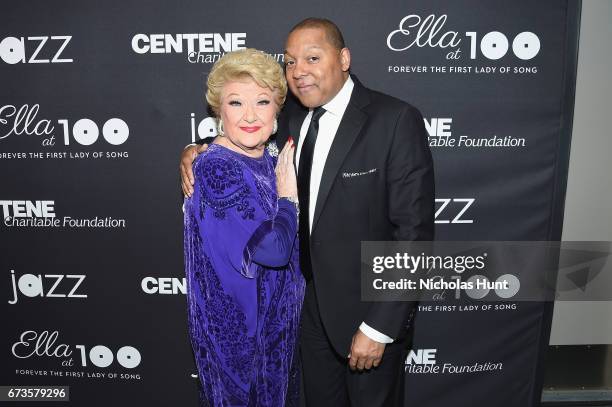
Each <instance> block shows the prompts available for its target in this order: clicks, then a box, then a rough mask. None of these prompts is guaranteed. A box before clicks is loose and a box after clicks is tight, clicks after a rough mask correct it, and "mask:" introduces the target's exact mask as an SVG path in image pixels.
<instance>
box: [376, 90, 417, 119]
mask: <svg viewBox="0 0 612 407" xmlns="http://www.w3.org/2000/svg"><path fill="white" fill-rule="evenodd" d="M365 90H366V91H367V92H368V93H369V96H370V100H371V103H370V105H369V106H368V107H370V108H371V109H373V110H374V111H376V110H380V111H383V112H389V113H395V114H401V113H403V112H406V111H408V112H410V113H418V114H420V111H419V109H418V108H417V107H416V106H414V105H413V104H411V103H409V102H406V101H405V100H402V99H399V98H397V97H395V96H391V95H388V94H386V93H383V92H380V91H377V90H374V89H369V88H365Z"/></svg>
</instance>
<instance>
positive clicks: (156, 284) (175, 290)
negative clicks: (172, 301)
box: [140, 277, 186, 294]
mask: <svg viewBox="0 0 612 407" xmlns="http://www.w3.org/2000/svg"><path fill="white" fill-rule="evenodd" d="M185 286H186V284H185V278H184V277H183V278H176V277H145V278H143V279H142V281H141V282H140V287H141V288H142V291H144V292H145V293H147V294H185V293H186V290H185Z"/></svg>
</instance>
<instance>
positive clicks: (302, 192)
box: [297, 107, 325, 281]
mask: <svg viewBox="0 0 612 407" xmlns="http://www.w3.org/2000/svg"><path fill="white" fill-rule="evenodd" d="M324 113H325V109H323V108H322V107H317V108H316V109H314V111H313V112H312V118H311V119H310V125H309V126H308V131H307V132H306V137H305V138H304V142H303V143H302V150H301V151H300V162H299V165H298V180H297V183H298V198H299V201H300V219H299V221H300V222H299V237H300V269H301V270H302V274H303V275H304V278H305V279H306V280H307V281H308V280H310V279H312V263H311V261H310V221H309V213H310V172H311V170H312V156H313V153H314V147H315V143H316V141H317V134H318V133H319V119H320V118H321V116H323V114H324Z"/></svg>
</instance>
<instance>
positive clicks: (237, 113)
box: [219, 78, 278, 155]
mask: <svg viewBox="0 0 612 407" xmlns="http://www.w3.org/2000/svg"><path fill="white" fill-rule="evenodd" d="M275 97H276V91H274V92H273V91H271V90H270V89H268V88H262V87H261V86H259V85H258V84H257V83H255V81H253V80H252V79H248V78H246V79H244V80H240V81H232V82H227V83H226V84H225V86H224V87H223V89H222V91H221V106H220V108H219V113H220V116H221V119H223V132H224V135H225V136H226V139H227V141H229V142H230V144H231V145H233V146H234V147H237V148H239V149H240V150H242V152H243V153H246V154H248V155H258V153H261V152H263V149H264V143H265V142H266V141H268V138H270V135H271V134H272V128H273V126H274V119H275V118H276V113H277V110H278V106H277V105H276V102H275V99H276V98H275ZM230 147H231V146H230Z"/></svg>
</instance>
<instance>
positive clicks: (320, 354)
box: [181, 18, 434, 407]
mask: <svg viewBox="0 0 612 407" xmlns="http://www.w3.org/2000/svg"><path fill="white" fill-rule="evenodd" d="M350 62H351V56H350V51H349V50H348V48H346V47H345V44H344V39H343V38H342V34H341V33H340V30H339V29H338V27H337V26H336V25H335V24H334V23H332V22H331V21H329V20H325V19H318V18H310V19H306V20H304V21H302V22H300V23H298V24H297V25H296V26H295V27H294V28H293V29H292V30H291V32H290V33H289V36H288V38H287V43H286V50H285V66H286V77H287V82H288V84H289V88H290V90H291V91H292V93H293V94H294V95H295V96H296V97H297V98H298V99H299V101H300V103H301V106H299V105H297V104H293V105H292V104H291V103H290V102H289V103H288V105H287V106H286V107H285V109H284V111H283V113H282V114H281V117H279V131H278V133H277V134H278V136H277V139H276V141H277V144H278V146H279V148H282V146H283V145H284V143H285V142H286V140H287V138H288V136H289V135H291V136H292V137H293V139H294V140H295V144H296V167H297V171H298V193H299V200H300V203H299V204H300V236H299V237H300V265H301V268H302V273H303V274H304V276H305V278H306V280H307V288H306V296H305V299H304V308H303V313H302V331H301V354H302V362H303V372H304V394H305V399H306V403H307V405H308V406H316V407H319V406H334V407H336V406H349V405H350V406H368V407H370V406H399V405H401V404H402V398H403V394H402V388H403V383H402V382H403V377H404V375H403V372H404V369H403V361H404V359H405V357H406V354H407V325H408V322H409V318H410V315H411V313H412V312H413V311H414V309H415V307H416V303H414V302H363V301H361V285H360V284H361V283H360V282H361V279H360V253H361V246H360V243H361V241H376V240H379V241H386V240H433V230H434V176H433V165H432V159H431V153H430V151H429V147H428V143H427V135H426V132H425V128H424V123H423V118H422V116H421V114H420V113H419V111H418V110H417V109H415V108H414V107H412V106H411V105H409V104H407V103H405V102H403V101H401V100H398V99H395V98H393V97H391V96H388V95H384V94H382V93H379V92H376V91H373V90H370V89H368V88H366V87H364V86H363V85H362V84H361V83H360V82H359V81H358V80H357V78H356V77H354V76H352V75H350V74H349V68H350ZM197 151H198V149H197V148H196V147H190V148H187V149H186V150H185V152H184V153H183V157H182V164H181V167H182V168H181V171H182V177H183V189H184V192H185V193H189V192H190V188H191V185H192V179H193V178H192V175H191V174H190V171H191V169H190V166H191V162H192V161H193V158H194V157H195V155H197Z"/></svg>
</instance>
